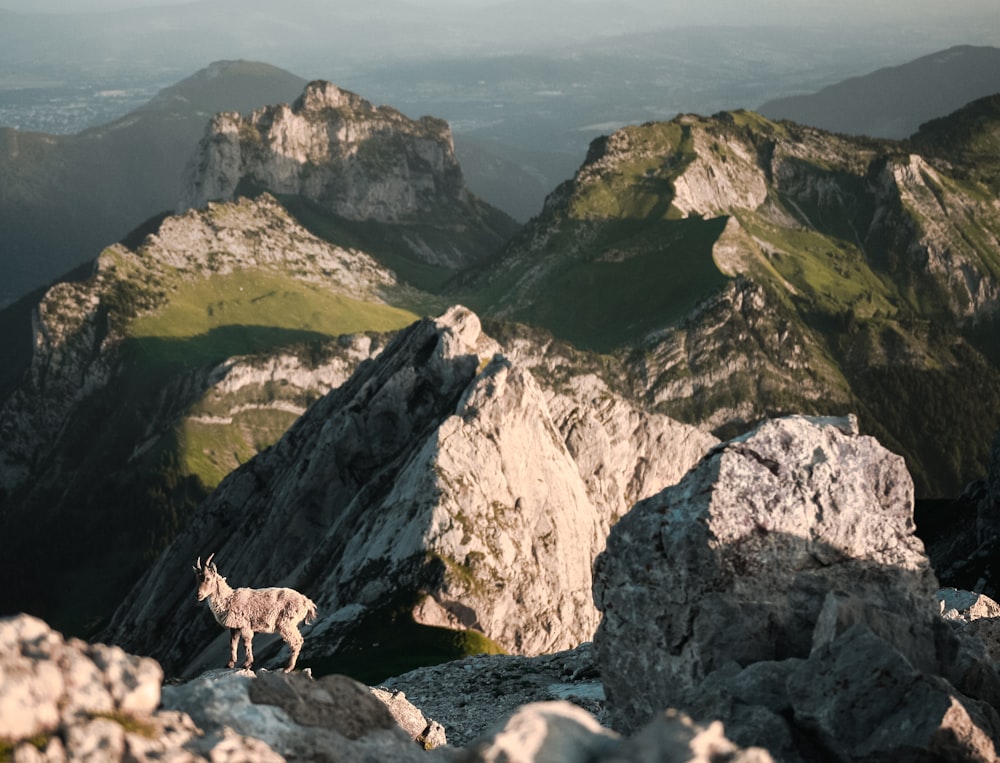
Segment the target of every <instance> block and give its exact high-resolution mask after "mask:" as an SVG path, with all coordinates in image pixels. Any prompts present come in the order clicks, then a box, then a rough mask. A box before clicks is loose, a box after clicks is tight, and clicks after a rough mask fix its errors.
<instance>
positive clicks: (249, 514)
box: [108, 307, 715, 673]
mask: <svg viewBox="0 0 1000 763" xmlns="http://www.w3.org/2000/svg"><path fill="white" fill-rule="evenodd" d="M501 349H502V348H501V347H500V346H499V345H498V344H497V343H496V342H495V341H494V340H492V339H491V338H490V337H489V336H487V335H485V334H484V333H483V332H482V330H481V327H480V323H479V319H478V318H477V317H476V316H475V315H474V314H472V313H471V312H469V311H468V310H466V309H464V308H461V307H456V308H452V309H451V310H449V311H448V312H447V313H446V314H445V315H443V316H442V317H441V318H439V319H437V320H424V321H421V322H419V323H417V324H414V325H413V326H411V327H410V328H409V329H407V330H405V331H404V332H402V333H400V334H399V335H398V336H397V337H396V339H394V340H393V341H392V342H391V343H390V345H389V346H388V347H386V349H385V350H384V351H383V352H382V353H381V354H380V355H379V356H378V358H376V359H375V360H374V361H372V362H370V363H367V364H363V365H362V366H361V367H360V368H359V369H358V371H357V372H356V373H355V375H354V376H352V377H351V379H350V380H349V381H348V382H347V383H346V384H344V385H342V386H341V387H340V388H338V390H336V391H334V392H333V393H332V394H331V395H329V396H327V397H325V398H324V399H323V400H321V401H319V402H318V403H317V404H315V405H314V406H313V407H312V408H310V409H309V411H308V412H307V413H306V414H305V415H304V416H303V417H302V418H301V419H299V421H298V422H297V423H296V424H295V425H294V426H293V427H292V429H291V430H289V432H288V433H287V434H286V436H285V437H284V438H283V439H282V440H281V442H279V443H278V445H277V446H275V447H274V448H272V449H271V450H270V451H268V452H267V453H266V454H261V456H259V457H258V458H256V459H254V460H253V461H251V462H250V463H248V464H247V465H246V466H244V467H243V468H241V469H239V470H237V471H236V472H234V473H233V474H232V475H231V476H230V477H228V478H227V479H226V480H225V481H224V482H223V483H222V485H220V487H219V489H218V490H217V491H216V492H215V493H214V494H213V495H212V496H211V498H210V499H209V500H208V501H207V502H206V503H204V504H203V505H202V507H201V508H200V509H199V511H198V512H197V515H196V516H195V517H194V518H193V520H192V522H191V525H190V527H189V528H188V529H187V531H185V532H184V533H183V534H182V535H181V536H180V537H179V538H178V539H177V540H176V542H175V543H174V544H173V545H172V546H171V547H170V548H169V549H168V550H167V551H166V552H165V553H164V555H163V556H162V558H161V559H160V560H159V562H158V563H157V564H156V565H155V566H154V567H153V569H151V570H150V572H149V573H148V574H147V575H146V576H145V578H144V579H143V580H142V581H141V582H140V584H139V585H138V586H137V587H136V588H135V589H134V590H133V592H132V593H131V594H130V596H129V598H128V600H127V601H126V602H125V603H124V604H123V605H122V607H121V608H120V609H119V611H118V612H117V614H116V616H115V619H114V622H113V623H112V626H111V629H110V630H109V632H108V636H109V637H110V638H111V639H112V640H113V641H115V642H116V643H121V644H124V645H127V646H128V648H130V649H134V650H136V651H140V652H143V653H148V654H152V655H155V656H156V657H157V658H158V659H160V660H161V661H163V663H164V664H165V666H166V667H167V669H168V670H169V671H171V672H177V673H197V672H200V671H201V670H202V669H204V668H205V667H210V666H212V665H215V664H216V663H217V662H218V660H219V658H220V656H221V654H222V653H221V652H220V651H219V649H220V648H223V647H224V644H223V641H224V640H225V634H221V633H219V631H218V628H217V626H215V624H214V623H213V622H212V621H211V619H210V618H208V619H206V616H207V613H201V614H200V615H198V616H195V615H196V611H193V606H194V602H193V598H192V588H191V584H190V580H189V575H190V572H189V571H188V570H189V567H190V565H191V564H192V562H193V560H194V559H195V558H196V557H198V556H201V557H202V558H204V557H205V556H207V554H208V553H211V552H215V553H216V557H215V561H216V563H217V564H218V565H219V568H220V570H222V572H223V573H224V574H226V575H228V576H229V579H230V582H231V584H233V585H250V586H263V585H291V586H292V587H296V588H298V589H299V590H302V591H303V592H304V593H306V594H307V595H309V596H310V598H312V599H313V600H314V601H316V602H317V604H318V605H319V611H320V616H319V620H318V622H317V624H316V625H315V626H313V628H312V630H311V632H309V633H308V634H307V637H306V644H305V649H304V651H303V653H302V663H303V664H305V665H308V664H309V661H310V659H316V658H319V657H320V656H324V655H326V656H332V655H336V654H338V653H345V650H347V652H349V651H350V650H351V649H354V648H356V647H355V646H352V645H353V644H355V643H356V640H355V639H356V636H357V634H358V633H359V632H360V631H358V630H357V629H358V628H359V627H361V624H362V623H367V625H365V628H367V629H371V628H372V627H375V624H376V623H378V622H380V621H381V620H383V619H384V618H386V617H387V615H388V613H389V612H390V611H393V608H398V607H403V608H404V609H406V608H407V607H412V610H411V613H410V614H406V615H405V617H404V620H408V619H409V618H412V619H413V620H415V621H416V623H417V624H422V625H424V626H435V627H445V628H446V629H448V630H446V631H444V633H450V632H455V631H468V630H472V631H476V632H479V633H481V634H484V635H485V636H486V637H488V639H490V640H491V641H492V642H494V643H495V644H499V645H500V646H501V647H503V649H505V650H508V651H513V652H517V653H522V654H540V653H543V652H547V651H552V650H555V649H560V648H568V647H572V646H574V645H576V644H578V643H579V642H580V641H584V640H588V639H589V638H590V637H591V635H592V634H593V631H594V629H595V628H596V625H597V617H598V616H597V611H596V609H595V608H594V606H593V602H592V600H591V595H590V588H591V564H592V562H593V559H594V557H595V556H596V555H597V553H598V552H599V551H600V550H601V549H602V548H603V544H604V538H605V537H606V535H607V531H608V529H609V527H610V526H611V524H612V523H613V522H614V521H615V520H616V519H617V517H618V516H620V515H621V514H622V513H624V512H625V511H626V510H627V508H628V506H629V505H630V503H632V502H633V501H634V500H638V499H639V498H641V497H644V496H647V495H651V494H652V493H654V492H656V490H658V489H660V487H662V485H663V484H669V482H670V481H671V480H676V479H677V478H679V477H680V475H681V474H682V473H683V472H684V471H685V470H686V469H687V468H688V467H689V466H690V464H691V463H692V462H693V461H694V460H696V459H697V458H698V457H700V455H701V454H702V453H703V452H704V451H705V450H707V449H708V448H709V447H711V445H712V444H714V442H715V440H714V438H712V437H711V436H709V435H706V434H704V433H702V432H699V431H698V430H696V429H693V428H691V427H684V426H680V425H678V424H677V423H676V422H673V421H671V420H670V419H667V418H665V417H662V416H655V415H648V414H644V413H642V412H640V411H638V410H636V409H635V408H633V407H631V406H629V405H628V404H627V403H625V402H624V400H622V399H620V398H616V396H615V395H614V394H613V393H611V391H610V390H608V389H607V388H606V387H604V386H602V385H601V384H600V383H599V382H598V381H597V380H596V379H595V378H592V377H590V376H587V375H582V376H580V377H575V378H573V379H571V380H570V381H569V382H567V383H565V384H560V385H554V386H553V387H550V388H549V389H547V391H543V387H542V386H540V384H539V383H538V381H537V380H536V379H535V377H534V375H533V374H532V373H531V372H530V371H528V370H527V368H526V367H525V366H524V365H522V364H519V363H518V362H517V361H516V360H514V359H511V358H508V357H506V356H505V355H503V354H502V352H501ZM597 398H602V399H603V400H604V401H605V402H604V403H603V404H601V405H593V403H592V401H593V400H594V399H597ZM605 456H607V459H606V460H605ZM237 528H242V529H237ZM387 607H388V608H389V609H388V610H387ZM373 618H374V620H373ZM381 627H384V625H383V626H381ZM352 634H354V635H352ZM390 637H391V633H388V632H387V633H386V634H385V638H390ZM367 638H368V640H367V642H365V643H370V641H371V640H372V637H371V636H369V637H367ZM260 654H261V655H265V654H266V653H264V652H260ZM265 659H267V657H265ZM224 663H225V660H222V662H221V663H218V664H224Z"/></svg>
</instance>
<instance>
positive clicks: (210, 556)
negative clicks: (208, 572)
mask: <svg viewBox="0 0 1000 763" xmlns="http://www.w3.org/2000/svg"><path fill="white" fill-rule="evenodd" d="M213 556H215V552H214V551H213V552H212V553H211V554H209V556H208V559H206V560H205V566H206V567H208V566H209V565H211V564H212V557H213ZM212 570H213V571H215V567H212Z"/></svg>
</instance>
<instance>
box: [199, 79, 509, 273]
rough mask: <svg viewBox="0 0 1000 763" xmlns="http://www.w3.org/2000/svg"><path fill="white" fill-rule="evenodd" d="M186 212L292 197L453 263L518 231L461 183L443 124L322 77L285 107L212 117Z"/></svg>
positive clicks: (436, 260) (428, 258)
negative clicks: (377, 227) (253, 198)
mask: <svg viewBox="0 0 1000 763" xmlns="http://www.w3.org/2000/svg"><path fill="white" fill-rule="evenodd" d="M187 178H188V179H187V188H186V190H185V192H184V194H183V195H182V197H181V200H180V207H181V208H183V209H187V208H191V207H201V206H203V205H204V204H205V203H206V202H208V201H213V200H227V199H232V198H234V197H235V196H236V195H237V194H239V193H252V192H255V191H257V190H266V191H269V192H271V193H274V194H284V195H295V196H299V197H302V198H303V199H306V200H308V201H309V202H312V203H313V204H315V205H316V206H317V207H318V208H319V209H321V210H323V211H324V212H325V213H327V214H332V215H335V216H337V217H339V218H344V219H346V220H348V221H354V222H359V221H361V222H364V223H365V224H366V225H370V224H372V223H379V224H382V226H383V228H384V227H385V226H389V227H390V228H391V229H393V230H396V231H397V232H398V234H399V237H400V242H401V243H402V244H403V245H404V247H405V249H406V251H408V253H409V255H410V256H411V257H412V258H414V259H417V260H420V261H422V262H427V263H432V264H436V265H442V266H446V267H450V268H457V267H461V266H465V265H469V264H472V263H473V262H478V261H481V260H483V259H484V258H485V257H487V256H489V255H490V254H493V253H494V252H495V251H496V250H497V249H499V248H500V246H501V245H502V244H503V243H504V242H505V241H506V238H507V237H508V236H509V235H510V234H511V233H512V232H513V231H515V230H516V229H517V224H516V223H514V221H513V220H511V219H510V218H509V217H507V216H506V215H505V214H503V213H502V212H500V211H498V210H496V209H493V208H492V207H490V206H489V205H487V204H485V203H484V202H482V201H480V200H479V199H477V198H476V197H474V196H473V195H472V194H471V193H469V191H468V190H467V189H466V187H465V184H464V182H463V180H462V171H461V168H460V167H459V164H458V160H457V159H456V158H455V149H454V143H453V141H452V136H451V129H450V128H449V126H448V124H447V123H446V122H444V121H442V120H440V119H435V118H433V117H427V116H425V117H421V118H420V119H419V120H416V121H414V120H411V119H408V118H407V117H405V116H404V115H403V114H401V113H400V112H398V111H396V110H395V109H392V108H390V107H388V106H378V107H376V106H373V105H372V104H371V103H369V102H368V101H366V100H364V99H363V98H361V97H360V96H358V95H356V94H354V93H351V92H348V91H346V90H341V89H340V88H338V87H337V86H336V85H333V84H331V83H329V82H321V81H316V82H311V83H310V84H309V85H307V86H306V89H305V91H304V92H303V93H302V95H301V96H300V97H299V98H298V100H296V101H295V103H293V104H292V105H291V106H289V105H287V104H280V105H276V106H268V107H266V108H262V109H258V110H256V111H254V112H253V113H252V114H251V115H249V116H248V117H242V116H241V115H240V114H237V113H234V112H226V113H221V114H218V115H216V116H215V118H214V119H213V120H212V122H211V124H210V125H209V127H208V129H207V130H206V133H205V136H204V138H203V139H202V141H201V144H200V146H199V150H198V152H197V153H196V155H195V156H194V158H193V159H192V162H191V163H190V165H189V167H188V171H187Z"/></svg>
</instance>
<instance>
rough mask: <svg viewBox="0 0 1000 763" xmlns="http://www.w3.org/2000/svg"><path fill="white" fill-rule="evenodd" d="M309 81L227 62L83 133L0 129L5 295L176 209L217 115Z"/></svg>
mask: <svg viewBox="0 0 1000 763" xmlns="http://www.w3.org/2000/svg"><path fill="white" fill-rule="evenodd" d="M304 85H305V80H303V79H301V78H299V77H296V76H295V75H293V74H289V73H288V72H285V71H282V70H281V69H277V68H275V67H273V66H268V65H267V64H258V63H252V62H247V61H228V62H227V61H221V62H218V63H216V64H213V65H212V66H210V67H208V68H206V69H203V70H201V71H199V72H197V73H196V74H194V75H192V76H191V77H188V78H187V79H185V80H182V81H181V82H178V83H177V84H176V85H173V86H171V87H169V88H166V89H164V90H163V91H162V92H161V93H159V95H157V96H156V97H155V98H154V99H153V100H152V101H150V102H149V103H148V104H146V105H145V106H142V107H141V108H139V109H136V110H135V111H133V112H131V113H130V114H127V115H126V116H124V117H122V118H121V119H118V120H116V121H114V122H112V123H110V124H108V125H105V126H103V127H95V128H92V129H89V130H86V131H84V132H82V133H79V134H78V135H45V134H41V133H30V132H21V131H18V130H12V129H10V128H0V176H2V177H3V179H4V180H3V183H2V184H0V230H2V231H3V251H4V257H3V261H2V263H0V283H2V284H3V285H2V287H0V300H2V302H3V303H7V302H10V301H12V300H14V299H16V298H18V297H20V296H22V295H24V294H25V293H27V292H28V291H30V290H32V289H35V288H38V287H39V286H44V285H47V284H48V283H49V282H51V281H52V280H53V279H55V278H58V277H59V276H62V275H63V274H64V273H66V272H67V271H68V270H71V269H73V268H75V267H77V266H78V265H81V264H82V263H84V262H87V261H89V260H92V259H93V258H94V255H95V253H96V252H99V251H100V250H101V249H103V248H104V247H105V246H107V245H108V244H111V243H114V242H115V241H118V240H120V239H122V238H124V237H125V235H126V234H127V233H128V232H129V231H131V230H132V229H133V228H136V227H138V226H139V225H140V224H141V223H143V222H144V221H145V220H147V219H148V218H150V217H152V216H154V215H156V214H159V213H163V212H169V211H171V210H173V209H174V208H175V206H176V204H177V199H178V198H179V196H180V193H181V189H182V181H183V173H184V167H185V166H186V164H187V162H188V161H189V160H190V158H191V155H192V154H193V152H194V149H195V147H196V146H197V144H198V141H199V140H200V139H201V137H202V135H203V133H204V131H205V127H206V125H207V124H208V121H209V119H210V117H211V116H212V115H213V114H215V113H217V112H219V111H249V110H250V109H254V108H258V107H260V106H263V105H265V104H267V103H281V102H290V101H292V100H294V99H295V98H296V97H298V95H299V94H300V93H301V92H302V88H303V87H304Z"/></svg>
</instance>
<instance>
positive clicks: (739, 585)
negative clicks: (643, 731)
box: [594, 417, 1000, 760]
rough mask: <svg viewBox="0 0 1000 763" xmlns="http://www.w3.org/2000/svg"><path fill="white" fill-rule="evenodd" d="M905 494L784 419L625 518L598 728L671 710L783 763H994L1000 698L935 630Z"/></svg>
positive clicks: (967, 651)
mask: <svg viewBox="0 0 1000 763" xmlns="http://www.w3.org/2000/svg"><path fill="white" fill-rule="evenodd" d="M912 489H913V488H912V482H911V480H910V478H909V475H908V474H907V472H906V469H905V468H904V466H903V462H902V459H901V458H899V457H898V456H895V455H893V454H891V453H889V452H888V451H886V450H885V449H884V448H882V447H881V446H880V445H879V444H878V443H877V442H876V441H875V440H874V439H873V438H870V437H863V436H860V435H858V433H857V425H856V422H854V421H853V420H850V419H836V420H829V419H826V420H824V419H809V418H804V417H792V418H787V419H779V420H769V421H766V422H764V423H763V424H761V425H760V426H759V427H758V428H757V429H755V430H754V431H752V432H750V433H749V434H747V435H745V436H743V437H740V438H736V439H734V440H731V441H729V442H727V443H725V444H723V445H721V446H719V447H718V448H716V449H715V450H713V451H712V453H711V454H710V455H709V456H708V457H706V458H705V459H704V460H703V461H702V462H701V463H700V464H699V465H698V467H697V468H695V469H693V470H692V471H691V472H690V473H688V474H687V475H686V476H685V477H684V479H682V480H681V482H680V483H678V484H677V485H675V486H673V487H670V488H667V489H665V490H664V491H662V492H661V493H659V494H658V495H656V496H653V497H651V498H649V499H647V500H645V501H641V502H639V503H638V504H637V505H636V506H635V507H634V508H633V510H632V511H631V512H629V514H627V515H626V516H625V517H623V518H622V519H621V520H620V521H619V522H618V523H617V524H616V525H615V527H614V528H613V529H612V532H611V535H610V537H609V539H608V546H607V549H606V550H605V551H604V552H603V553H602V554H601V555H600V557H599V558H598V560H597V562H596V564H595V577H594V597H595V601H596V602H597V605H598V607H599V608H600V609H601V610H602V611H603V613H604V618H603V620H602V622H601V626H600V628H599V629H598V632H597V635H596V637H595V648H596V652H597V661H598V665H599V668H600V671H601V675H602V680H603V682H604V685H605V688H606V690H607V694H608V710H609V714H610V718H611V722H612V725H613V726H614V727H616V728H619V729H624V730H631V729H634V728H636V726H637V725H638V724H641V723H643V722H644V721H645V720H646V719H648V718H650V717H652V716H653V715H654V714H655V713H656V712H658V711H659V710H660V709H662V708H664V707H677V708H681V709H686V710H688V711H689V712H691V713H692V714H693V715H694V717H695V718H704V719H709V718H719V719H721V720H722V721H723V722H724V723H725V724H726V729H727V733H728V734H729V735H730V736H731V737H732V738H733V739H734V741H736V742H737V743H739V744H743V745H749V744H762V745H764V746H766V747H767V748H768V749H769V750H771V751H772V752H774V753H775V754H776V756H777V757H779V758H780V759H783V760H815V759H826V758H825V756H829V758H830V759H836V760H871V759H892V758H898V757H899V756H900V755H902V754H903V751H904V750H908V749H924V750H927V751H928V754H931V755H941V756H943V757H944V758H947V759H980V758H977V757H976V756H977V755H979V756H985V757H984V759H988V758H989V756H990V751H992V750H994V745H996V744H997V742H998V740H1000V717H998V715H997V713H996V711H995V710H994V709H993V704H994V703H996V701H997V700H998V699H1000V694H998V689H1000V681H998V679H997V675H996V672H995V670H994V668H993V667H992V665H991V664H989V663H988V662H987V661H986V660H984V659H983V651H982V645H981V644H979V643H978V642H972V641H968V642H966V641H962V640H960V639H959V638H957V637H956V636H955V635H954V634H953V633H952V632H951V629H950V628H949V627H948V626H947V624H946V623H945V622H944V621H943V620H941V619H940V617H939V616H938V614H937V612H936V611H934V608H933V606H932V604H933V602H934V596H935V590H936V587H937V586H936V581H935V579H934V575H933V573H932V571H931V570H930V567H929V565H928V563H927V559H926V556H925V555H924V553H923V549H922V545H921V543H920V541H919V540H918V539H917V538H916V537H915V536H914V534H913V531H914V525H913V519H912ZM862 697H863V698H864V700H862ZM876 698H877V699H876ZM848 730H850V731H848ZM949 756H951V757H949ZM963 756H967V757H963Z"/></svg>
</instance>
